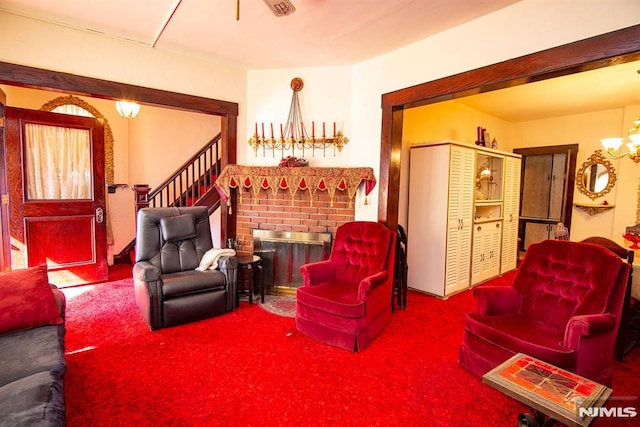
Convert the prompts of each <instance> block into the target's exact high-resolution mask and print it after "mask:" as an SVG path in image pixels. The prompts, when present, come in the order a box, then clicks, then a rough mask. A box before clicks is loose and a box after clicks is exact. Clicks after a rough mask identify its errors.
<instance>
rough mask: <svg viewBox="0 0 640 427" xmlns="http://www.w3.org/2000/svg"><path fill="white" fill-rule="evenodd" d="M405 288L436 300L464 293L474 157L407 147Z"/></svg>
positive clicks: (452, 149) (469, 152)
mask: <svg viewBox="0 0 640 427" xmlns="http://www.w3.org/2000/svg"><path fill="white" fill-rule="evenodd" d="M409 168H410V171H409V179H410V185H409V218H408V224H407V227H408V230H410V231H408V233H409V235H410V236H411V237H410V238H409V239H408V245H407V264H408V265H410V266H412V267H411V268H409V274H408V280H407V284H408V287H410V288H413V289H417V290H420V291H424V292H427V293H430V294H434V295H438V296H441V297H444V296H447V295H451V294H452V293H455V292H458V291H460V290H464V289H466V288H468V287H469V279H470V278H469V269H470V266H471V236H472V231H471V227H472V225H473V188H474V185H473V182H474V178H475V152H474V150H473V149H471V148H467V147H460V146H456V145H451V144H442V145H433V146H414V147H411V157H410V166H409Z"/></svg>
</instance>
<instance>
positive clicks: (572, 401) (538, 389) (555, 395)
mask: <svg viewBox="0 0 640 427" xmlns="http://www.w3.org/2000/svg"><path fill="white" fill-rule="evenodd" d="M482 382H484V383H485V384H488V385H489V386H491V387H493V388H496V389H498V390H500V391H501V392H503V393H504V394H506V395H507V396H510V397H512V398H514V399H516V400H517V401H519V402H522V403H524V404H525V405H527V406H529V407H530V408H531V409H532V412H533V417H532V416H531V415H529V414H521V415H520V417H519V420H520V424H519V425H524V426H529V425H539V426H542V425H552V424H553V420H557V421H559V422H561V423H563V424H565V425H567V426H572V427H573V426H588V425H589V424H590V423H591V421H592V420H593V417H591V416H589V415H588V414H580V412H581V411H580V408H581V407H582V408H585V409H588V408H598V407H600V406H603V405H604V404H605V402H606V401H607V399H608V398H609V396H610V395H611V392H612V390H611V389H610V388H608V387H605V386H603V385H602V384H598V383H596V382H594V381H591V380H589V379H586V378H584V377H581V376H579V375H576V374H574V373H571V372H568V371H565V370H564V369H560V368H558V367H556V366H553V365H551V364H549V363H546V362H543V361H541V360H539V359H536V358H534V357H531V356H527V355H525V354H522V353H518V354H516V355H515V356H513V357H512V358H510V359H509V360H507V361H506V362H504V363H502V364H500V365H498V366H496V367H495V368H494V369H492V370H491V371H489V372H487V373H486V374H485V375H484V376H483V377H482ZM547 417H548V418H547Z"/></svg>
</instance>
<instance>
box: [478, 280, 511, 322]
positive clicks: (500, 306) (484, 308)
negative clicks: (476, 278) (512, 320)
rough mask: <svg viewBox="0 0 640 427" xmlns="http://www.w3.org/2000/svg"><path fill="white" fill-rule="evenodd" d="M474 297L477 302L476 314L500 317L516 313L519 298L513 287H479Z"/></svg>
mask: <svg viewBox="0 0 640 427" xmlns="http://www.w3.org/2000/svg"><path fill="white" fill-rule="evenodd" d="M473 296H474V297H475V299H476V301H477V308H476V313H478V314H480V315H483V316H498V315H503V314H511V313H515V312H516V311H517V310H518V306H519V298H518V294H517V293H516V291H515V289H514V288H512V287H511V286H479V287H477V288H475V289H474V291H473Z"/></svg>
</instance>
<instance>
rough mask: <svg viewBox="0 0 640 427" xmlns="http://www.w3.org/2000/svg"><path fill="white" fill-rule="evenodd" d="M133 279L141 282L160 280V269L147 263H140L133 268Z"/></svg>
mask: <svg viewBox="0 0 640 427" xmlns="http://www.w3.org/2000/svg"><path fill="white" fill-rule="evenodd" d="M133 278H134V279H136V280H140V281H143V282H151V281H154V280H160V269H159V268H158V267H156V266H155V265H153V264H151V263H150V262H148V261H140V262H137V263H135V264H134V266H133Z"/></svg>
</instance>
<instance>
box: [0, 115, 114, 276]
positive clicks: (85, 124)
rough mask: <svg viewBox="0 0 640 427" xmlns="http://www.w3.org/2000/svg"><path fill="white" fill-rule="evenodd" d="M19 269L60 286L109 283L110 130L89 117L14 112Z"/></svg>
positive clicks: (14, 233) (11, 168)
mask: <svg viewBox="0 0 640 427" xmlns="http://www.w3.org/2000/svg"><path fill="white" fill-rule="evenodd" d="M5 133H6V148H5V149H6V153H5V154H6V171H7V182H8V187H9V232H10V238H11V267H12V269H16V268H24V267H28V266H34V265H39V264H43V263H46V264H47V265H48V266H49V279H50V281H51V282H52V283H54V284H56V285H59V286H66V285H74V284H80V283H93V282H98V281H103V280H106V279H107V248H106V218H105V215H106V209H105V181H104V131H103V126H102V124H101V123H100V122H99V121H98V120H96V119H94V118H88V117H79V116H70V115H65V114H57V113H50V112H44V111H33V110H27V109H21V108H12V107H7V108H6V126H5Z"/></svg>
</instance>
